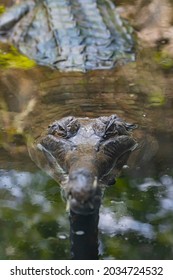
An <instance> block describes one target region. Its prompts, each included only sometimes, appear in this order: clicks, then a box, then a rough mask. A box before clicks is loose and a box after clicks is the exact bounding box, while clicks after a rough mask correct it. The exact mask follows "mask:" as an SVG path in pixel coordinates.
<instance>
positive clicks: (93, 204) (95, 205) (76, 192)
mask: <svg viewBox="0 0 173 280" xmlns="http://www.w3.org/2000/svg"><path fill="white" fill-rule="evenodd" d="M61 185H62V188H63V190H64V195H65V198H66V200H67V210H69V209H70V210H71V211H72V212H74V213H76V214H80V215H88V214H91V213H93V212H95V211H97V210H98V209H99V207H100V203H101V196H102V195H101V191H102V190H101V187H100V186H99V185H98V179H97V177H96V176H94V175H93V174H92V173H91V172H89V171H88V170H86V169H83V168H81V169H78V170H76V171H74V172H72V173H71V174H69V177H68V180H66V182H62V184H61Z"/></svg>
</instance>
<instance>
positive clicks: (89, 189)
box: [69, 169, 95, 202]
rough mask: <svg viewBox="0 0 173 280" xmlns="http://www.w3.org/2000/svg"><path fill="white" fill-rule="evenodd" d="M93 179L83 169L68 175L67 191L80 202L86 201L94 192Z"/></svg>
mask: <svg viewBox="0 0 173 280" xmlns="http://www.w3.org/2000/svg"><path fill="white" fill-rule="evenodd" d="M94 182H95V177H94V176H93V175H92V174H91V173H90V172H89V171H88V170H84V169H79V170H77V171H73V172H72V173H71V174H69V191H70V194H71V196H72V197H73V198H75V199H77V200H78V201H80V202H85V201H87V200H88V199H89V198H90V197H91V196H92V194H93V192H94V191H95V183H94Z"/></svg>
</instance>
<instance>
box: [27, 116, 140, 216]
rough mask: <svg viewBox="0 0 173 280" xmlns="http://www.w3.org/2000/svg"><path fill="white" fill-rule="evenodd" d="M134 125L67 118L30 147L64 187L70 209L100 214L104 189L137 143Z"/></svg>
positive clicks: (115, 120)
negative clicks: (132, 132)
mask: <svg viewBox="0 0 173 280" xmlns="http://www.w3.org/2000/svg"><path fill="white" fill-rule="evenodd" d="M134 128H135V126H134V125H131V124H128V123H125V122H124V121H122V120H121V119H120V118H118V117H117V116H115V115H112V116H110V117H100V118H96V119H90V118H75V117H66V118H63V119H61V120H59V121H56V122H54V123H53V124H51V125H50V126H49V128H48V130H46V132H45V133H44V135H42V136H41V137H39V138H38V139H37V141H36V142H35V143H34V144H32V145H30V146H29V151H30V155H31V158H32V159H33V160H34V161H35V162H36V164H37V165H38V166H39V167H41V168H43V169H44V170H46V172H47V173H48V174H49V175H51V176H52V177H53V178H54V179H55V180H56V181H57V182H58V183H59V184H60V185H61V187H62V190H63V192H64V195H65V197H66V199H67V201H68V203H69V207H70V209H71V210H72V211H73V212H75V213H79V214H88V213H91V212H93V211H95V210H98V208H99V206H100V201H101V193H102V187H103V186H105V185H111V184H113V183H114V182H115V177H116V176H117V175H118V173H119V171H120V170H121V168H122V166H123V165H124V164H126V162H127V160H128V157H129V155H130V153H131V152H132V151H133V150H134V149H135V148H136V146H137V143H136V141H135V140H134V139H133V138H132V136H131V133H130V131H131V130H133V129H134Z"/></svg>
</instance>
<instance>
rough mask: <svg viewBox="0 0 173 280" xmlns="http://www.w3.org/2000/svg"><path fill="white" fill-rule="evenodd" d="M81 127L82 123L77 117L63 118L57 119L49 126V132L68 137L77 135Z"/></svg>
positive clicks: (56, 135)
mask: <svg viewBox="0 0 173 280" xmlns="http://www.w3.org/2000/svg"><path fill="white" fill-rule="evenodd" d="M79 127H80V123H79V121H78V120H77V119H76V118H74V117H68V118H63V119H62V120H61V121H55V122H53V123H52V124H51V125H49V126H48V134H50V135H53V136H55V137H62V138H67V139H68V138H71V137H73V136H75V135H76V133H77V131H78V130H79Z"/></svg>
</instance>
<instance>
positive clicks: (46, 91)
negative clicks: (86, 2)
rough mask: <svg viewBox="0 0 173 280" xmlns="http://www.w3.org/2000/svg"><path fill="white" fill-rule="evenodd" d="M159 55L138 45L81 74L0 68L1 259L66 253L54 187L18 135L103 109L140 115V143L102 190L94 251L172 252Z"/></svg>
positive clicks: (107, 254)
mask: <svg viewBox="0 0 173 280" xmlns="http://www.w3.org/2000/svg"><path fill="white" fill-rule="evenodd" d="M124 2H125V1H124ZM132 2H133V1H132ZM155 2H156V1H155ZM0 48H1V49H3V50H4V48H5V47H4V45H3V46H0ZM7 51H8V50H7ZM162 58H163V57H162V56H160V52H159V53H158V52H156V50H153V49H147V48H146V49H139V50H138V55H137V60H136V62H134V63H131V64H128V65H125V66H123V67H121V68H119V69H115V70H112V71H93V72H89V73H86V74H82V73H68V74H63V73H58V72H56V71H52V70H50V69H47V68H44V67H34V68H32V69H28V70H26V69H25V70H24V69H19V68H16V69H9V68H5V69H4V68H3V67H1V68H0V226H1V231H0V259H69V258H70V241H69V240H70V229H69V227H70V225H69V217H68V214H67V213H66V212H65V203H64V202H63V201H62V199H61V195H60V190H59V187H58V186H57V183H56V182H55V181H53V180H52V179H50V178H49V177H47V176H46V175H45V174H44V173H42V172H41V171H39V170H38V169H37V167H36V166H35V165H34V163H32V162H31V160H30V158H29V156H28V153H27V148H26V141H33V139H35V137H38V135H40V134H41V133H42V131H43V129H45V128H47V126H48V124H49V123H50V122H52V121H54V120H56V119H59V118H62V117H64V116H67V115H75V116H80V117H85V116H88V117H98V116H100V115H111V114H118V115H119V116H120V117H123V118H124V119H125V120H126V121H129V122H132V123H137V124H138V126H139V127H138V129H137V130H136V132H135V137H136V138H137V140H138V142H139V149H138V150H137V151H136V152H135V153H134V154H133V156H132V157H131V158H130V161H129V163H128V166H126V168H124V170H123V174H122V176H121V177H120V178H119V179H118V180H117V183H116V185H115V186H113V187H110V188H108V189H106V191H105V195H104V198H103V204H102V207H101V210H100V219H99V225H98V227H99V234H98V239H99V241H98V244H99V256H100V258H101V259H102V258H103V259H172V258H173V234H172V232H173V157H172V150H173V144H172V143H173V97H172V88H173V80H172V64H169V65H167V66H166V67H165V61H164V63H163V60H162ZM77 232H78V233H79V235H80V233H81V231H80V230H78V231H77Z"/></svg>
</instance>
